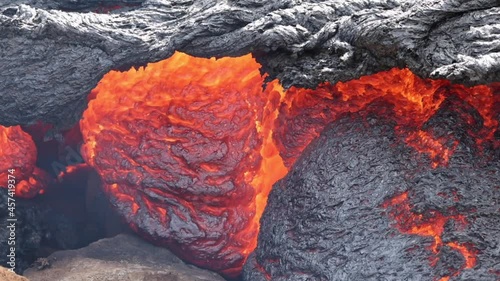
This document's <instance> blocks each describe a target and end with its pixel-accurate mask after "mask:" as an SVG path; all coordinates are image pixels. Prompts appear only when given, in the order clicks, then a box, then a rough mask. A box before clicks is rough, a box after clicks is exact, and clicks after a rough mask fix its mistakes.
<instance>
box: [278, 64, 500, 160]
mask: <svg viewBox="0 0 500 281" xmlns="http://www.w3.org/2000/svg"><path fill="white" fill-rule="evenodd" d="M451 95H457V96H459V97H460V98H461V99H463V100H465V101H466V102H468V103H469V104H471V105H472V106H473V107H474V108H475V109H476V110H477V111H478V112H479V113H480V115H481V117H482V118H483V119H484V124H483V127H482V129H481V130H480V131H479V132H476V133H474V132H470V134H471V135H473V136H475V137H476V139H477V143H478V144H482V143H483V142H485V141H491V142H493V143H495V145H496V146H498V145H500V142H499V141H498V140H495V138H494V134H495V132H496V130H497V128H498V120H497V118H496V117H495V114H498V112H495V104H498V103H499V102H500V95H495V94H494V86H493V85H490V86H486V85H481V86H475V87H465V86H463V85H454V84H451V83H450V82H449V81H448V80H432V79H421V78H419V77H418V76H416V75H415V74H413V73H412V72H411V71H410V70H408V69H396V68H394V69H391V70H389V71H384V72H379V73H377V74H373V75H369V76H363V77H361V78H360V79H357V80H351V81H348V82H339V83H337V84H335V85H331V84H329V83H325V84H322V85H320V86H318V88H317V89H314V90H312V89H303V88H296V87H292V88H290V89H289V90H288V91H287V92H286V96H285V98H284V101H283V103H282V105H281V107H280V114H279V117H278V119H277V125H276V129H275V140H276V142H277V146H278V148H279V150H280V153H281V155H282V157H283V160H284V162H285V164H286V166H287V167H291V166H292V165H293V163H294V162H295V159H297V158H298V156H300V154H301V153H302V151H303V149H304V148H305V147H306V146H307V145H308V144H309V143H310V142H311V141H312V140H313V139H315V138H316V137H317V136H318V135H319V134H320V133H321V131H322V130H323V128H324V127H325V126H326V125H327V124H329V123H330V122H332V121H334V120H335V119H336V118H338V116H339V115H341V114H343V113H346V112H357V111H359V110H361V109H362V108H364V107H365V106H366V105H368V104H370V103H372V102H373V101H375V100H383V101H385V102H389V103H391V104H392V105H393V106H394V112H395V120H394V121H395V122H396V123H397V126H396V128H395V129H396V132H397V133H398V135H400V137H401V138H402V139H403V140H405V141H406V143H407V144H408V145H409V146H411V147H413V148H414V149H415V150H417V151H418V152H420V153H423V154H426V155H428V156H429V158H430V159H431V161H432V164H431V165H432V166H433V167H437V166H440V165H441V166H443V165H446V164H447V163H448V160H449V157H450V156H451V155H452V154H453V151H454V149H455V148H456V146H457V145H458V142H457V141H456V140H454V139H453V136H449V138H447V139H443V138H436V137H434V136H433V135H432V134H431V133H429V132H425V131H422V125H423V124H424V123H425V122H426V121H427V120H429V118H430V117H432V116H433V115H434V114H435V112H436V111H437V110H438V109H439V107H440V105H441V103H442V102H443V101H444V100H445V98H446V97H448V96H451ZM448 141H450V143H451V145H450V144H448V145H447V144H446V143H447V142H448Z"/></svg>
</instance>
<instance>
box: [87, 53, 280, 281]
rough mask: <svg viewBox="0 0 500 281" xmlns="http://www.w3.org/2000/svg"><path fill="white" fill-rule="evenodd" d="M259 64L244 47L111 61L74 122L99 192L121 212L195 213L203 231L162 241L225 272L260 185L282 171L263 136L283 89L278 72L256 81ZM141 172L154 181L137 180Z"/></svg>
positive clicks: (241, 258) (256, 215)
mask: <svg viewBox="0 0 500 281" xmlns="http://www.w3.org/2000/svg"><path fill="white" fill-rule="evenodd" d="M259 67H260V66H259V64H257V63H256V62H255V60H254V59H253V58H252V57H251V56H250V55H247V56H244V57H239V58H223V59H219V60H215V59H203V58H194V57H190V56H188V55H185V54H182V53H175V54H174V55H173V56H172V57H171V58H169V59H167V60H165V61H162V62H158V63H153V64H149V65H148V66H147V67H146V68H141V69H139V70H135V69H131V70H129V71H127V72H115V71H112V72H110V73H108V74H107V75H106V76H105V77H104V78H103V80H102V81H101V82H100V83H99V85H98V86H97V88H96V89H95V90H94V91H93V92H92V93H91V98H90V99H91V101H90V102H89V108H88V110H86V111H85V113H84V116H83V119H82V121H81V123H80V125H81V129H82V134H83V137H84V141H85V144H84V146H83V148H82V154H83V155H84V158H85V160H86V162H87V163H88V164H89V165H91V166H93V167H94V168H95V169H96V170H97V171H98V172H99V174H100V175H101V177H102V178H103V181H104V184H105V190H106V191H107V193H108V194H109V195H111V197H113V198H116V199H118V200H120V201H121V202H122V203H123V202H126V204H128V205H129V207H128V210H129V212H130V214H122V215H125V216H126V217H133V215H138V214H140V213H141V208H142V209H147V210H148V212H149V214H151V216H153V217H154V218H156V220H157V221H158V222H159V223H161V224H162V225H168V224H169V223H170V220H171V217H172V216H175V217H177V218H179V219H181V220H185V221H187V222H189V221H190V220H192V221H194V223H195V224H196V225H197V227H199V229H201V230H202V231H204V232H205V233H207V234H206V237H204V238H199V239H194V240H193V241H194V242H193V243H191V244H189V245H182V246H177V244H178V242H175V241H173V240H174V239H171V240H169V241H167V244H168V245H169V246H170V248H171V249H172V250H174V251H176V252H177V254H178V255H180V256H181V257H183V258H185V259H186V260H189V261H191V262H193V263H195V264H197V265H200V266H206V267H212V268H213V269H215V270H218V271H219V272H221V273H223V274H225V275H227V276H236V275H238V274H239V272H240V271H241V267H242V266H243V263H244V262H245V260H246V258H247V256H248V255H249V254H250V253H251V252H252V251H253V250H254V249H255V247H256V245H257V235H258V231H259V220H260V217H261V215H262V213H263V211H264V208H265V205H266V202H267V197H268V194H269V192H270V190H271V187H272V185H273V184H274V183H275V182H276V181H277V180H278V179H280V178H282V177H283V176H284V175H286V173H287V169H286V168H285V167H284V165H283V162H282V160H281V157H280V155H279V151H278V149H277V147H276V146H275V144H274V142H273V139H272V132H273V131H272V126H273V125H274V121H275V119H276V117H277V114H278V111H277V107H278V105H279V103H280V100H281V98H282V96H283V95H284V91H283V89H282V88H281V86H280V85H279V84H278V83H277V82H272V83H270V84H269V85H268V86H267V88H266V89H265V90H263V89H262V85H263V83H264V77H263V76H262V75H261V74H260V72H259ZM124 163H128V164H124ZM123 165H125V166H123ZM131 167H133V168H131ZM139 168H142V169H143V171H142V172H140V171H139ZM127 175H128V176H127ZM126 177H129V178H130V179H133V182H131V181H130V180H126V179H125V178H126ZM187 179H189V181H191V183H190V184H187V185H186V186H184V185H183V186H182V187H178V186H176V185H175V183H176V182H177V183H178V184H179V183H180V182H181V181H182V180H187ZM145 180H147V181H148V180H149V181H154V180H157V181H158V183H162V185H163V186H162V187H161V188H160V187H159V186H158V187H154V186H151V187H148V188H145V187H143V184H142V183H143V182H144V181H145ZM169 183H172V185H169ZM214 188H219V189H218V190H217V189H214ZM137 191H140V192H137ZM144 193H149V194H151V193H156V194H158V195H160V196H162V197H164V198H171V199H169V200H176V202H178V204H180V205H182V207H180V206H179V207H176V206H168V205H165V203H163V202H162V201H161V200H154V198H151V197H150V196H144V195H143V194H144ZM134 194H135V195H134ZM135 196H140V197H141V199H142V200H141V203H137V202H135V198H134V197H135ZM174 198H175V199H174ZM165 207H168V209H165ZM167 210H168V211H167ZM223 217H227V219H219V218H223ZM207 218H208V219H207ZM213 218H217V220H220V221H217V222H215V220H214V219H213ZM130 223H131V226H132V228H133V229H140V227H137V222H134V221H133V220H132V219H131V220H130ZM212 237H213V238H212ZM165 240H168V239H167V238H165ZM212 248H216V249H215V250H209V251H212V252H207V250H206V249H212ZM217 263H219V264H217Z"/></svg>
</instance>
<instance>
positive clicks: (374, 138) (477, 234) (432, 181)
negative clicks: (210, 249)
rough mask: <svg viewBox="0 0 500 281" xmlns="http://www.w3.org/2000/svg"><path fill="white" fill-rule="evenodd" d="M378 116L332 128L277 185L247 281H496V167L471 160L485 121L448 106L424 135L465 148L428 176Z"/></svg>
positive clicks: (422, 162)
mask: <svg viewBox="0 0 500 281" xmlns="http://www.w3.org/2000/svg"><path fill="white" fill-rule="evenodd" d="M457 106H459V109H457ZM373 108H376V111H377V112H378V113H377V116H379V117H374V115H372V114H371V113H367V112H369V111H365V112H361V113H357V114H352V115H347V116H345V117H343V118H341V119H339V120H338V121H336V122H335V123H333V124H331V125H330V126H329V127H328V128H327V129H326V130H325V131H324V132H323V133H322V135H321V136H320V137H319V138H318V139H316V140H315V141H314V142H313V143H311V145H310V146H309V147H308V148H307V149H306V150H305V151H304V153H303V154H302V156H301V158H300V159H299V160H298V161H297V162H296V164H295V165H294V167H293V168H292V170H291V171H290V172H289V174H288V175H287V176H286V177H285V178H284V179H283V180H281V181H279V182H278V183H277V184H275V186H274V187H273V190H272V192H271V194H270V196H269V200H268V205H267V208H266V210H265V212H264V215H263V217H262V219H261V230H260V234H259V242H258V247H257V249H256V250H255V252H254V253H253V254H252V255H251V256H250V258H249V259H248V261H247V263H246V265H245V268H244V273H243V276H244V280H252V281H254V280H437V279H439V278H442V277H447V276H449V277H451V279H450V280H485V281H486V280H491V281H494V280H498V273H499V270H500V268H499V265H498V263H497V261H498V260H499V258H500V256H499V247H500V245H499V243H498V241H500V230H499V229H498V227H497V226H498V225H499V223H500V214H499V208H500V190H499V188H500V187H499V186H498V183H499V182H500V161H499V158H498V149H497V150H496V152H494V153H492V154H490V155H496V156H494V157H495V159H491V158H486V157H483V156H481V155H484V154H481V152H478V151H474V150H475V149H474V148H473V147H474V145H475V143H474V141H472V140H471V137H470V127H469V126H468V125H466V124H469V123H473V124H474V123H475V124H476V126H478V127H480V126H481V124H480V117H478V116H477V114H476V113H475V112H474V110H473V109H471V108H468V107H467V106H466V104H465V103H463V102H460V101H457V100H454V99H452V98H450V99H448V100H447V101H446V102H445V103H444V104H443V105H442V107H441V109H440V110H439V111H438V112H437V113H436V115H435V116H433V117H432V119H430V120H429V121H428V122H427V124H426V130H427V131H429V132H441V133H442V134H448V135H449V134H452V135H453V136H454V137H455V138H458V139H460V144H459V145H458V146H457V148H456V150H455V152H454V154H453V156H452V157H451V158H450V161H449V163H448V166H447V167H445V166H440V167H437V168H436V169H432V168H430V162H429V160H428V159H427V157H426V156H425V155H421V154H418V153H417V152H415V151H414V150H412V149H410V148H408V147H407V146H405V144H404V143H403V142H401V141H400V140H399V139H398V138H397V136H396V135H395V133H394V124H393V123H392V121H388V120H391V114H390V111H386V112H385V113H384V114H381V110H380V108H381V107H380V104H379V105H377V106H374V105H373V106H372V109H373ZM465 113H466V114H465ZM464 114H465V115H464ZM383 115H384V116H386V117H385V118H381V117H380V116H383ZM464 116H466V117H464ZM387 117H388V118H387ZM386 118H387V119H386ZM478 118H479V120H478ZM445 119H446V120H445ZM465 120H469V121H470V122H469V123H465V122H464V121H465ZM471 120H472V121H471ZM450 145H451V144H450ZM436 225H437V226H439V227H436ZM425 227H427V228H426V231H427V232H426V233H425V234H418V233H412V231H415V230H423V229H424V228H425ZM415 232H417V231H415ZM424 232H425V231H424ZM437 237H438V238H437ZM457 245H459V246H457ZM460 246H463V248H462V249H460Z"/></svg>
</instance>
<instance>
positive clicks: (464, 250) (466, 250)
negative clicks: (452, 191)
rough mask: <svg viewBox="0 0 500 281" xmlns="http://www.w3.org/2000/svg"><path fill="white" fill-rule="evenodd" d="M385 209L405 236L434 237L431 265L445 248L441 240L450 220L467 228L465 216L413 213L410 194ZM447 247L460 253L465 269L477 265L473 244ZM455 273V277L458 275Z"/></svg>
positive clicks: (398, 198) (389, 203)
mask: <svg viewBox="0 0 500 281" xmlns="http://www.w3.org/2000/svg"><path fill="white" fill-rule="evenodd" d="M382 207H383V208H388V209H389V216H390V217H391V218H392V219H393V220H394V221H395V227H396V228H397V229H398V230H399V231H400V232H401V233H405V234H413V235H419V236H427V237H432V238H433V239H434V242H433V244H432V245H431V247H430V249H431V250H432V252H433V253H434V254H435V257H434V258H433V259H432V260H431V265H433V266H434V265H435V264H436V263H437V261H438V258H437V255H438V254H439V252H440V250H441V248H442V247H443V241H442V239H441V237H442V235H443V231H444V227H445V225H446V223H448V221H449V220H455V221H456V222H458V223H459V225H462V226H465V225H466V223H467V222H466V219H465V217H464V216H463V215H460V214H452V215H443V214H442V213H440V212H439V211H435V210H429V211H427V212H426V213H425V214H417V213H415V212H413V211H412V207H411V205H410V203H409V199H408V192H404V193H402V194H399V195H396V196H394V197H393V198H391V199H389V200H387V201H386V202H384V204H382ZM445 245H446V246H448V247H450V248H453V249H455V250H457V251H458V252H460V253H461V254H462V256H463V257H464V259H465V264H464V265H463V266H462V269H463V268H472V267H474V265H475V264H476V250H475V249H474V247H473V245H472V244H461V243H458V242H454V241H452V242H447V243H445ZM458 274H459V272H455V273H454V274H453V275H454V276H455V275H458ZM449 278H450V277H449V276H446V277H443V278H441V279H440V281H443V280H449Z"/></svg>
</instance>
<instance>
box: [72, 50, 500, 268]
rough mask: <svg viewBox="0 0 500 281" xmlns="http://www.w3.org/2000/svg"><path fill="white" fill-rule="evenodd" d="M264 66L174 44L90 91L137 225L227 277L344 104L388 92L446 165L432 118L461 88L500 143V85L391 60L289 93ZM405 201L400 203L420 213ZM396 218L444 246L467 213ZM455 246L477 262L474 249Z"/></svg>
mask: <svg viewBox="0 0 500 281" xmlns="http://www.w3.org/2000/svg"><path fill="white" fill-rule="evenodd" d="M259 67H260V65H259V64H257V63H256V62H255V60H254V59H252V57H251V56H250V55H247V56H243V57H239V58H222V59H219V60H216V59H203V58H194V57H190V56H188V55H185V54H182V53H175V54H174V55H173V56H172V57H171V58H169V59H167V60H164V61H161V62H158V63H152V64H149V65H148V66H147V67H145V68H139V69H131V70H129V71H127V72H117V71H112V72H110V73H108V74H107V75H105V77H104V78H103V79H102V80H101V82H100V83H99V85H98V86H97V87H96V88H95V89H94V90H93V91H92V92H91V94H90V95H89V100H90V102H89V107H88V109H87V110H86V111H85V113H84V116H83V119H82V121H81V122H80V126H81V130H82V134H83V139H84V142H85V143H84V146H83V147H82V154H83V156H84V158H85V161H86V162H87V163H88V164H89V165H90V166H92V167H94V168H95V169H96V170H97V172H98V173H99V174H100V176H101V178H102V179H103V182H104V188H105V191H106V193H107V194H108V195H109V197H110V198H111V201H112V202H113V204H114V205H115V207H116V208H117V209H118V211H119V212H120V213H121V215H122V216H124V217H125V218H126V219H127V221H128V223H129V224H130V225H131V227H132V228H133V229H134V230H135V231H137V232H138V233H140V234H142V235H143V236H145V237H148V238H149V239H151V240H152V241H155V242H156V243H158V244H161V245H166V246H168V247H169V248H170V249H172V250H173V251H174V252H176V253H177V254H178V255H179V256H180V257H182V258H184V259H185V260H188V261H190V262H192V263H194V264H196V265H199V266H203V267H208V268H211V269H213V270H216V271H218V272H221V273H223V274H225V275H226V276H236V275H238V274H239V272H240V271H241V267H242V265H243V264H244V262H245V260H246V258H247V257H248V255H249V254H250V253H251V252H252V251H253V250H254V249H255V247H256V243H257V235H258V231H259V219H260V217H261V215H262V213H263V211H264V208H265V205H266V201H267V196H268V194H269V192H270V190H271V187H272V185H273V184H274V183H275V182H276V181H277V180H279V179H280V178H282V177H283V176H285V174H286V173H287V171H288V170H287V168H290V167H291V166H292V165H293V163H294V162H295V161H296V159H297V158H298V157H299V156H300V154H301V153H302V151H303V150H304V149H305V147H306V146H307V145H308V144H309V143H310V142H311V141H312V140H313V139H314V138H316V137H317V136H318V135H319V134H320V133H321V131H322V130H323V129H324V127H325V126H326V125H327V124H329V123H331V122H333V121H334V120H335V119H336V118H338V117H339V116H340V115H341V114H343V113H346V112H356V111H359V110H361V109H363V108H364V107H365V106H367V105H368V104H371V103H372V102H374V101H377V100H383V101H385V102H388V103H390V104H392V105H393V110H394V112H395V116H396V117H395V120H394V121H395V122H396V124H397V126H396V127H395V130H396V132H397V134H398V136H400V137H401V139H402V140H403V141H405V142H406V143H407V144H408V145H409V146H411V147H412V148H414V149H415V150H416V151H418V152H421V153H423V154H425V155H427V156H428V157H429V159H430V163H431V165H432V167H434V168H437V167H438V166H445V165H446V164H447V163H448V160H449V158H450V157H451V156H452V155H453V152H454V150H455V149H456V147H457V146H458V144H459V141H458V140H457V139H456V138H455V137H454V136H453V135H445V136H435V135H434V133H433V132H431V131H427V130H425V124H426V122H427V121H428V120H429V118H431V117H432V116H433V115H434V114H435V113H436V111H437V110H438V109H439V107H440V105H441V103H442V102H443V101H444V100H445V99H446V98H447V97H449V96H450V95H456V96H458V97H460V98H461V99H463V100H465V101H466V102H468V103H469V104H471V105H472V106H473V107H474V108H475V109H476V110H477V111H478V112H479V114H480V115H481V117H482V118H483V126H482V129H481V130H480V131H474V132H470V134H471V135H472V136H474V137H475V139H476V142H477V144H478V145H479V146H483V145H484V144H485V143H486V142H489V143H494V145H496V146H498V145H499V141H498V140H496V139H495V132H496V130H497V128H498V120H497V118H496V114H498V112H495V104H498V103H499V102H500V100H499V97H500V95H494V93H493V88H492V87H490V86H477V87H472V88H467V87H464V86H461V85H452V84H450V82H448V81H445V80H430V79H420V78H419V77H417V76H416V75H414V74H413V73H411V72H410V71H409V70H407V69H402V70H401V69H392V70H389V71H385V72H381V73H378V74H375V75H371V76H365V77H362V78H360V79H358V80H353V81H349V82H345V83H337V84H335V85H331V84H328V83H326V84H323V85H320V86H319V87H318V88H317V89H315V90H311V89H300V88H295V87H292V88H291V89H289V90H288V91H286V92H285V91H284V90H283V89H282V87H281V86H280V85H279V83H278V82H277V81H273V82H271V83H269V84H268V85H267V86H266V88H265V90H262V85H263V82H264V78H265V77H264V76H262V75H261V74H260V73H259ZM471 122H472V121H471ZM401 200H402V201H401V202H399V203H397V204H403V210H404V211H405V212H406V211H409V210H410V209H409V208H410V207H409V205H408V204H407V201H406V198H403V199H401ZM394 204H396V203H394ZM391 205H392V204H391ZM407 209H408V210H407ZM394 219H396V220H397V221H398V219H399V220H402V221H404V222H406V225H403V224H401V226H399V225H400V224H398V228H400V230H401V231H402V232H404V233H408V234H418V235H424V236H430V237H433V238H434V241H435V242H434V245H433V251H438V250H439V248H440V247H441V246H442V244H443V243H442V241H441V233H442V232H443V227H444V225H445V224H446V222H447V221H449V220H451V219H453V220H457V221H461V222H462V221H463V219H462V217H460V216H459V215H456V216H444V215H442V214H441V213H439V212H434V213H432V214H431V215H430V216H425V218H424V217H418V216H416V217H414V216H413V214H410V213H408V214H403V215H402V217H397V216H396V215H394ZM414 219H416V220H415V221H414ZM402 221H401V222H402ZM398 222H400V221H398ZM407 227H409V228H407ZM447 246H449V247H451V248H453V249H456V250H457V251H460V252H461V253H462V254H463V256H464V257H465V258H466V260H467V262H466V267H469V266H473V264H474V254H473V253H474V251H473V249H472V248H470V247H466V246H465V245H462V244H458V243H455V244H453V243H448V244H447Z"/></svg>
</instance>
